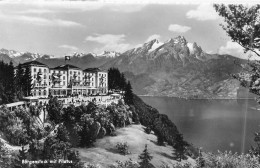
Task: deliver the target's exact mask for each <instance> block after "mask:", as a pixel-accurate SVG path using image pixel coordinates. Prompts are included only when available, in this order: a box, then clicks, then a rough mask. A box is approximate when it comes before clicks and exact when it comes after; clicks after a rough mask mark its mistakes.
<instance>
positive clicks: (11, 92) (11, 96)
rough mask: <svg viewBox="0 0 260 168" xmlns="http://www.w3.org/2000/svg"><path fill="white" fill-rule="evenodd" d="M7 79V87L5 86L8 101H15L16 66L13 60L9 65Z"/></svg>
mask: <svg viewBox="0 0 260 168" xmlns="http://www.w3.org/2000/svg"><path fill="white" fill-rule="evenodd" d="M6 72H7V73H6V74H7V76H6V77H7V80H6V84H7V87H6V88H5V89H6V90H5V92H6V94H7V95H8V101H9V102H14V101H15V89H14V66H13V62H12V61H11V62H10V64H9V65H8V66H7V71H6Z"/></svg>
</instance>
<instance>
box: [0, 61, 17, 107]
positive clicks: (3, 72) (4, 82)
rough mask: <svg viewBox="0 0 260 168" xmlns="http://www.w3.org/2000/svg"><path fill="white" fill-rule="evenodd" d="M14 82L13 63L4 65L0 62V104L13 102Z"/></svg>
mask: <svg viewBox="0 0 260 168" xmlns="http://www.w3.org/2000/svg"><path fill="white" fill-rule="evenodd" d="M14 81H15V80H14V67H13V63H12V62H10V64H6V63H4V62H3V61H0V104H6V103H12V102H14V101H15V99H16V97H15V88H14V86H15V85H14Z"/></svg>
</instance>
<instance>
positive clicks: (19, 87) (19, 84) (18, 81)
mask: <svg viewBox="0 0 260 168" xmlns="http://www.w3.org/2000/svg"><path fill="white" fill-rule="evenodd" d="M23 76H24V70H23V69H22V66H21V64H19V65H18V66H17V71H16V74H15V86H16V93H17V96H18V98H19V99H21V98H22V97H23V96H24V93H23V86H24V80H23Z"/></svg>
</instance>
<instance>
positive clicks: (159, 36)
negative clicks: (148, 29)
mask: <svg viewBox="0 0 260 168" xmlns="http://www.w3.org/2000/svg"><path fill="white" fill-rule="evenodd" d="M160 38H161V35H159V34H153V35H151V36H149V37H148V38H147V40H145V42H149V41H151V40H154V39H157V40H159V39H160Z"/></svg>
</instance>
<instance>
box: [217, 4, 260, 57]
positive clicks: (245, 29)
mask: <svg viewBox="0 0 260 168" xmlns="http://www.w3.org/2000/svg"><path fill="white" fill-rule="evenodd" d="M214 8H215V10H216V11H217V12H218V14H219V15H220V16H222V17H223V18H224V19H225V22H226V25H223V24H221V26H222V28H223V29H224V30H225V31H226V33H227V35H228V36H229V37H230V38H231V39H232V40H233V41H234V42H237V43H238V44H239V45H241V46H242V47H243V48H244V51H245V52H247V51H252V52H254V53H255V54H256V55H257V56H260V53H259V52H258V51H259V47H260V13H259V12H260V11H259V9H260V5H255V6H252V7H247V6H244V5H234V4H230V5H227V6H225V5H224V4H214Z"/></svg>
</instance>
